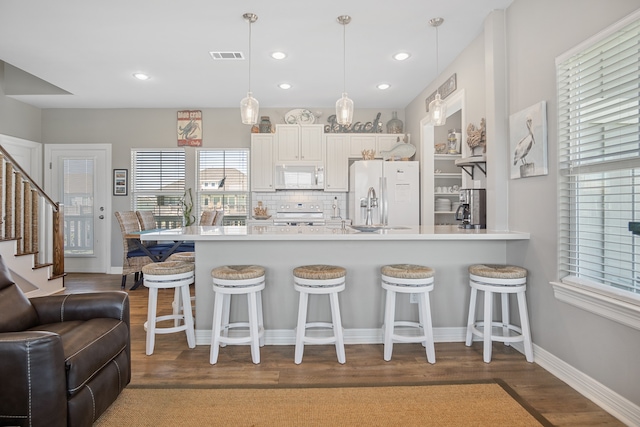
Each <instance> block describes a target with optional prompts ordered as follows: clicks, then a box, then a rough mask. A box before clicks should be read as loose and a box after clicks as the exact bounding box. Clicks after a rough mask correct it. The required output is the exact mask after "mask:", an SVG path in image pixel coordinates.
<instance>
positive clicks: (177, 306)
mask: <svg viewBox="0 0 640 427" xmlns="http://www.w3.org/2000/svg"><path fill="white" fill-rule="evenodd" d="M171 306H172V307H173V315H174V316H178V315H180V312H181V311H182V301H181V299H180V288H179V287H177V288H175V289H174V290H173V303H171ZM173 326H175V327H178V326H180V319H178V318H177V317H176V318H175V319H174V320H173Z"/></svg>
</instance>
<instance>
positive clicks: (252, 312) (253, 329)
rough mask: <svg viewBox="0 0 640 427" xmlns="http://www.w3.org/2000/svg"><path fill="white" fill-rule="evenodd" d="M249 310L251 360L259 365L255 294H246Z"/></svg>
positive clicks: (258, 336) (258, 335) (258, 334)
mask: <svg viewBox="0 0 640 427" xmlns="http://www.w3.org/2000/svg"><path fill="white" fill-rule="evenodd" d="M247 303H248V309H249V336H250V338H251V360H252V361H253V363H255V364H256V365H257V364H259V363H260V330H259V328H258V306H257V297H256V292H250V293H249V294H247Z"/></svg>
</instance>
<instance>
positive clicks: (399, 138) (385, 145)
mask: <svg viewBox="0 0 640 427" xmlns="http://www.w3.org/2000/svg"><path fill="white" fill-rule="evenodd" d="M403 138H404V135H400V134H379V135H376V157H382V154H380V153H382V152H383V151H389V150H391V149H392V148H393V147H395V146H396V144H398V143H400V142H403Z"/></svg>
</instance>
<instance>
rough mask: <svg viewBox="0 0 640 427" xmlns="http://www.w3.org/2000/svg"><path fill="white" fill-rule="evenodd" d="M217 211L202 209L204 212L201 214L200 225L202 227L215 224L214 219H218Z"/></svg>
mask: <svg viewBox="0 0 640 427" xmlns="http://www.w3.org/2000/svg"><path fill="white" fill-rule="evenodd" d="M217 213H218V211H216V210H215V209H209V210H206V211H202V214H201V215H200V222H199V223H198V225H199V226H201V227H206V226H209V225H213V223H214V221H215V220H216V215H217Z"/></svg>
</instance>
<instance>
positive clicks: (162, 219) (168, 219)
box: [131, 150, 185, 228]
mask: <svg viewBox="0 0 640 427" xmlns="http://www.w3.org/2000/svg"><path fill="white" fill-rule="evenodd" d="M131 171H132V173H131V179H132V183H133V188H132V204H133V206H132V207H133V210H150V211H153V214H154V215H155V217H156V222H157V225H158V227H162V228H173V227H182V204H181V202H180V200H181V198H182V197H183V195H184V192H185V152H184V150H133V151H132V152H131Z"/></svg>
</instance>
